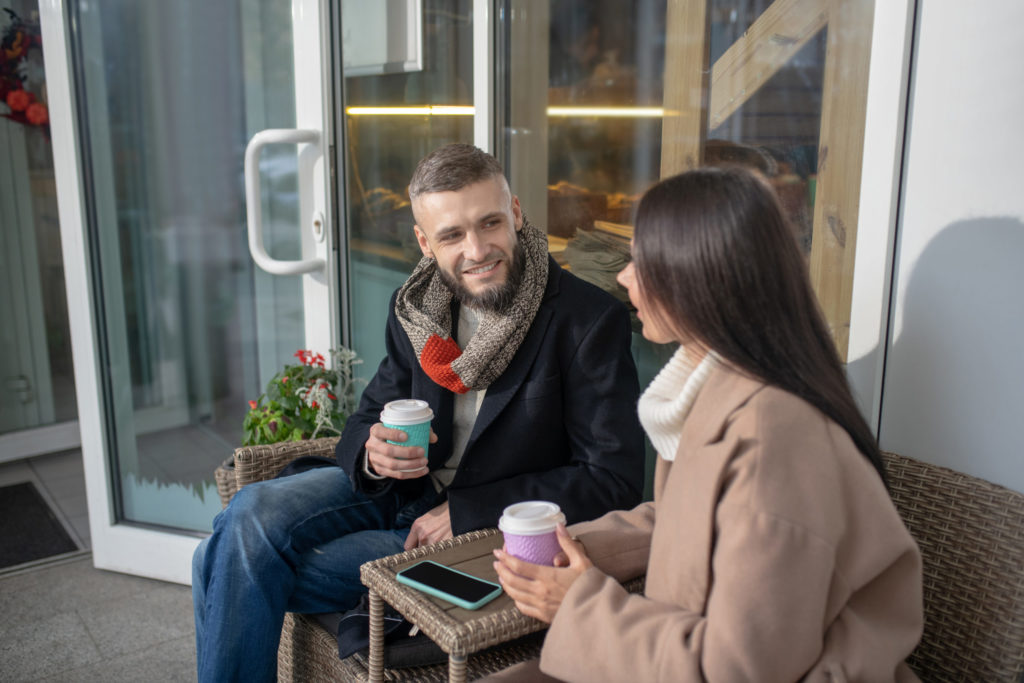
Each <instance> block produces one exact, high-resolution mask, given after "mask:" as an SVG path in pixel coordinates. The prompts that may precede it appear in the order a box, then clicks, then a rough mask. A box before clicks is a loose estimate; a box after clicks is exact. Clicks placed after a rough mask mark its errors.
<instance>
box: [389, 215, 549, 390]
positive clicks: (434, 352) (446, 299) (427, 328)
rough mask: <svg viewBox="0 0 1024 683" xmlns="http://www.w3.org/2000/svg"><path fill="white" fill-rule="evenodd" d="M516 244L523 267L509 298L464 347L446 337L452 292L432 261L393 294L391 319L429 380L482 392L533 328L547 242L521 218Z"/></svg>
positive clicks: (544, 278) (482, 320)
mask: <svg viewBox="0 0 1024 683" xmlns="http://www.w3.org/2000/svg"><path fill="white" fill-rule="evenodd" d="M519 241H520V243H521V244H522V245H523V250H524V251H525V253H526V267H525V269H524V272H523V279H522V281H521V282H520V284H519V289H518V291H517V292H516V296H515V299H514V300H513V301H512V302H511V303H510V304H509V305H508V306H506V307H505V309H504V310H502V311H500V312H493V311H483V312H481V314H480V326H479V327H478V328H477V331H476V333H475V334H474V335H473V336H472V338H470V340H469V343H468V344H466V348H465V349H460V348H459V345H458V344H457V343H456V341H455V339H454V338H453V337H452V314H451V305H452V297H453V296H454V295H453V294H452V291H451V290H450V289H448V286H447V285H445V283H444V281H443V280H442V279H441V276H440V274H439V273H438V265H437V261H436V260H435V259H432V258H429V257H424V258H422V259H421V260H420V262H419V264H418V265H417V266H416V269H415V270H413V272H412V275H410V276H409V279H408V280H406V281H405V284H404V285H402V288H401V289H400V290H399V291H398V298H397V300H396V302H395V315H397V316H398V322H399V323H401V325H402V328H403V329H404V330H405V333H406V334H407V335H408V336H409V341H410V342H412V348H413V350H414V351H415V352H416V356H417V358H418V359H419V362H420V367H422V368H423V371H424V372H425V373H427V376H429V377H430V379H432V380H434V381H435V382H437V383H438V384H440V385H441V386H442V387H444V388H445V389H449V390H451V391H454V392H455V393H458V394H464V393H466V392H467V391H470V390H474V391H476V390H480V389H486V388H487V387H488V385H490V383H491V382H493V381H494V380H496V379H497V378H498V377H500V376H501V374H502V373H503V372H505V368H507V367H508V364H509V363H510V362H511V361H512V357H513V356H515V355H516V351H517V350H518V349H519V345H520V344H521V343H522V341H523V339H524V338H525V337H526V333H527V332H528V331H529V329H530V325H532V324H533V318H534V316H535V315H537V309H538V308H540V302H541V299H542V298H543V297H544V289H545V288H546V287H547V281H548V242H547V237H546V236H545V234H544V233H543V232H541V231H540V230H539V229H537V228H534V227H533V226H532V225H529V224H528V223H527V222H526V220H525V219H524V220H523V227H522V229H521V230H520V231H519Z"/></svg>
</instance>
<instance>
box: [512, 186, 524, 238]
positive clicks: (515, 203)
mask: <svg viewBox="0 0 1024 683" xmlns="http://www.w3.org/2000/svg"><path fill="white" fill-rule="evenodd" d="M512 217H513V218H514V219H515V223H516V232H519V231H520V230H522V229H523V209H522V207H520V206H519V197H517V196H515V195H512Z"/></svg>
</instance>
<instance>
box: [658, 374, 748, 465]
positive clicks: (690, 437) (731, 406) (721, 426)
mask: <svg viewBox="0 0 1024 683" xmlns="http://www.w3.org/2000/svg"><path fill="white" fill-rule="evenodd" d="M764 386H765V385H764V383H763V382H762V381H760V380H758V379H755V378H753V377H750V376H748V375H745V374H743V373H742V372H741V371H739V370H737V369H735V368H733V367H732V366H731V365H730V364H729V362H728V361H726V360H721V361H720V362H719V364H718V366H717V367H716V368H715V369H714V370H712V371H711V374H710V375H709V376H708V380H707V383H705V385H704V386H703V387H702V388H701V390H700V393H699V394H697V398H696V400H695V401H694V402H693V408H692V409H691V410H690V415H689V417H687V418H686V422H685V423H684V424H683V433H682V437H681V438H680V440H679V448H680V451H682V450H684V449H686V448H688V447H700V446H704V445H707V444H709V443H713V442H715V441H718V440H719V439H720V438H721V437H722V434H723V432H724V431H725V427H726V425H727V424H728V422H729V419H730V418H731V416H732V415H733V413H735V412H736V411H737V410H739V409H740V408H741V407H743V405H745V404H746V403H747V401H749V400H750V398H751V397H752V396H753V395H754V394H756V393H757V392H758V391H760V390H761V389H763V388H764ZM679 455H682V453H680V454H679ZM677 457H678V455H677Z"/></svg>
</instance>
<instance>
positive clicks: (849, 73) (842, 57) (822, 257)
mask: <svg viewBox="0 0 1024 683" xmlns="http://www.w3.org/2000/svg"><path fill="white" fill-rule="evenodd" d="M873 17H874V2H873V0H856V1H852V2H850V1H846V0H830V9H829V21H828V42H827V47H826V52H825V78H824V85H823V87H822V111H821V137H820V139H819V143H818V177H817V189H816V198H815V202H814V227H813V233H812V237H811V259H810V269H811V282H812V284H813V286H814V289H815V292H816V293H817V295H818V301H819V302H820V304H821V307H822V310H823V311H824V313H825V318H826V320H827V321H828V324H829V328H830V329H831V331H832V336H833V339H835V342H836V347H837V348H838V350H839V356H840V358H841V359H842V360H843V361H844V362H845V361H846V353H847V349H848V346H849V341H850V306H851V303H852V300H853V265H854V256H855V253H856V245H857V212H858V208H859V203H860V175H861V166H862V163H861V162H862V157H863V149H864V121H865V116H866V111H867V97H866V94H867V82H868V67H869V63H870V57H871V25H872V20H873Z"/></svg>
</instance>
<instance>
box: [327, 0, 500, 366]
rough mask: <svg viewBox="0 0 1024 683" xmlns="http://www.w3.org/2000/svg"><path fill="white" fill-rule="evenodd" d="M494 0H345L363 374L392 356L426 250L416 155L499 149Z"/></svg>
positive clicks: (350, 208) (354, 293)
mask: <svg viewBox="0 0 1024 683" xmlns="http://www.w3.org/2000/svg"><path fill="white" fill-rule="evenodd" d="M492 4H493V3H492V2H491V0H422V1H421V0H389V1H388V2H380V3H377V2H364V1H363V0H342V2H341V10H342V11H341V13H340V25H339V26H337V27H336V30H337V33H338V34H339V35H341V37H342V40H341V47H342V65H343V70H342V79H341V82H342V85H343V88H342V89H341V91H340V92H339V97H340V98H341V100H342V101H341V102H340V104H339V106H337V111H338V114H337V118H338V121H339V123H338V130H339V139H340V140H343V141H344V144H342V145H339V160H338V163H337V165H338V167H339V168H341V169H343V170H344V172H343V181H342V183H341V184H340V186H339V189H338V191H339V194H342V195H343V196H344V201H343V206H344V225H345V236H346V250H345V251H346V254H347V278H346V279H345V282H346V285H347V287H348V294H349V296H348V298H347V301H348V321H349V331H350V334H349V339H350V343H351V345H352V348H353V349H354V350H355V351H356V352H357V353H358V354H359V356H360V358H362V359H363V363H362V364H361V365H358V366H356V374H357V376H361V379H368V378H369V377H370V376H372V374H373V373H374V371H375V370H376V369H377V366H378V365H379V363H380V361H381V360H382V359H383V358H384V354H385V350H384V327H385V323H386V320H387V313H388V303H389V301H390V300H391V295H392V293H393V292H394V291H395V290H396V289H397V288H398V287H399V286H400V285H401V284H402V283H403V282H404V281H405V279H406V277H408V275H409V273H410V272H412V269H413V268H414V267H415V265H416V263H417V262H418V261H419V259H420V257H421V253H420V249H419V246H417V244H416V237H415V235H414V234H413V223H414V221H413V216H412V209H411V207H410V204H409V198H408V193H407V187H408V184H409V177H410V176H411V175H412V172H413V169H414V168H415V166H416V163H417V162H418V161H419V160H420V159H421V158H422V157H423V156H425V155H426V154H427V153H428V152H430V151H431V150H433V149H435V148H437V147H440V146H442V145H445V144H448V143H451V142H469V143H473V144H475V145H477V146H478V147H480V148H481V149H484V150H486V151H493V144H492V136H493V133H492V131H493V118H494V117H493V114H492V112H493V106H492V100H493V93H494V85H493V84H494V60H493V34H494V27H495V14H494V13H493V10H492ZM374 31H376V33H375V32H374ZM380 35H386V36H387V40H381V39H380Z"/></svg>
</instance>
